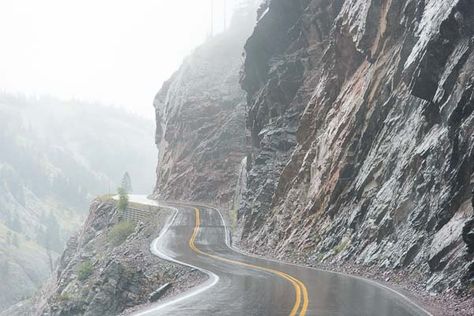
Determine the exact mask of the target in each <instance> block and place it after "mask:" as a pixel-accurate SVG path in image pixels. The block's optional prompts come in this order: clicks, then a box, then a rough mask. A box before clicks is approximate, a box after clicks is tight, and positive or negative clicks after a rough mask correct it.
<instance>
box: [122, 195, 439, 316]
mask: <svg viewBox="0 0 474 316" xmlns="http://www.w3.org/2000/svg"><path fill="white" fill-rule="evenodd" d="M129 200H130V201H131V202H134V203H135V204H141V205H144V206H145V207H146V206H149V205H152V206H162V207H167V208H169V209H172V210H173V211H174V214H173V216H171V217H170V218H169V220H168V222H167V224H166V226H165V228H164V229H163V230H162V232H161V234H160V236H159V237H158V238H157V239H155V240H154V241H153V243H152V244H151V251H152V253H153V254H155V255H157V256H159V257H161V258H163V259H165V260H169V261H172V262H175V263H178V264H182V265H186V266H189V267H192V268H195V269H198V270H201V271H202V272H204V273H206V274H207V275H208V276H209V278H208V280H207V281H206V282H204V283H203V284H201V285H199V286H197V287H195V288H193V289H191V290H189V291H187V292H185V293H182V294H180V295H177V296H175V297H172V298H169V299H166V300H164V301H162V302H159V303H157V304H155V305H153V306H151V307H148V308H146V309H144V310H142V311H139V312H137V313H135V314H133V315H135V316H145V315H146V316H155V315H183V316H186V315H244V316H252V315H255V316H256V315H269V316H270V315H271V316H273V315H275V316H276V315H286V316H288V315H290V316H305V315H308V316H309V315H318V316H329V315H331V316H333V315H361V316H362V315H363V316H369V315H374V316H383V315H388V316H391V315H394V316H395V315H397V316H399V315H417V316H418V315H430V313H429V312H427V311H425V310H424V309H423V308H422V307H420V306H418V305H417V304H415V303H414V302H412V301H411V300H409V299H408V298H407V297H405V296H404V295H403V294H401V293H398V292H396V291H394V290H392V289H390V288H388V287H386V286H384V285H382V284H379V283H377V282H374V281H370V280H366V279H363V278H359V277H354V276H349V275H345V274H341V273H334V272H328V271H322V270H317V269H313V268H308V267H304V266H299V265H293V264H288V263H283V262H280V261H275V260H268V259H265V258H261V257H256V256H251V255H247V254H244V253H242V252H240V251H239V250H238V249H234V248H232V246H231V245H230V242H229V234H228V232H227V227H226V225H225V222H224V219H223V217H222V214H221V213H220V212H219V210H217V209H215V208H212V207H209V206H204V205H198V204H196V205H194V204H176V203H175V204H173V203H160V204H158V202H156V201H153V200H149V199H147V198H146V197H145V196H140V195H130V197H129Z"/></svg>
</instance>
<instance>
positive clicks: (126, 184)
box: [121, 172, 133, 193]
mask: <svg viewBox="0 0 474 316" xmlns="http://www.w3.org/2000/svg"><path fill="white" fill-rule="evenodd" d="M121 187H122V189H124V190H125V192H126V193H131V192H132V191H133V189H132V179H131V178H130V175H129V174H128V172H125V173H124V175H123V177H122V186H121Z"/></svg>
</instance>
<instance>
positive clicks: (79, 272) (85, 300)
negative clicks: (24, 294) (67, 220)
mask: <svg viewBox="0 0 474 316" xmlns="http://www.w3.org/2000/svg"><path fill="white" fill-rule="evenodd" d="M120 214H121V213H120V212H119V211H118V210H117V209H116V208H115V206H114V203H112V202H110V201H105V202H102V201H100V200H96V201H94V202H93V203H92V205H91V209H90V214H89V217H88V218H87V221H86V223H85V225H84V226H83V228H82V230H81V231H80V233H79V234H78V235H77V236H74V237H72V238H71V239H70V240H69V242H68V245H67V248H66V250H65V251H64V253H63V255H62V256H61V258H60V261H59V265H58V267H57V269H56V271H55V274H54V276H53V278H52V279H51V280H50V281H49V282H48V283H47V284H46V285H45V286H44V287H43V289H42V291H41V293H40V294H39V295H38V296H36V297H35V298H34V299H32V301H31V304H19V305H17V306H15V307H12V308H11V309H9V310H7V311H5V312H4V314H2V315H118V314H120V313H122V312H123V311H124V310H126V309H128V308H131V307H134V306H137V305H140V304H144V303H147V302H148V301H149V296H150V294H151V293H153V292H154V291H155V290H156V289H158V288H159V287H160V286H162V285H163V284H166V283H171V284H172V289H171V290H169V292H170V293H171V294H172V293H173V292H174V293H176V292H179V291H181V290H183V289H185V288H189V287H190V286H193V285H194V284H195V283H196V282H201V281H203V277H204V276H203V275H201V273H200V272H198V271H195V270H194V269H190V268H187V267H184V266H178V265H174V264H171V263H168V262H166V261H164V260H161V259H159V258H158V257H156V256H154V255H153V254H151V252H150V250H149V247H150V243H151V242H152V240H153V239H154V238H156V237H157V236H158V235H159V232H160V230H161V228H162V227H163V226H164V224H165V220H166V217H167V216H168V215H169V214H168V212H167V211H164V210H160V211H158V212H156V214H157V215H156V216H154V217H152V218H150V219H149V220H148V221H147V223H142V222H139V223H131V224H127V225H133V226H120V227H121V228H120V229H117V228H116V227H119V226H117V225H121V224H119V223H122V224H123V223H127V222H124V221H121V220H120V218H121V215H120ZM124 227H125V228H127V227H128V232H127V229H125V228H124Z"/></svg>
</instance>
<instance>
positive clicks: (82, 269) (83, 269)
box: [77, 260, 93, 281]
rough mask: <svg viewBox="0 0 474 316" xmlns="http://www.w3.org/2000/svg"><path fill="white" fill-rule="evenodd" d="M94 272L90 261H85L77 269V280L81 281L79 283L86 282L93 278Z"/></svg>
mask: <svg viewBox="0 0 474 316" xmlns="http://www.w3.org/2000/svg"><path fill="white" fill-rule="evenodd" d="M92 271H93V266H92V263H91V262H90V261H89V260H87V261H84V262H82V263H81V264H80V265H79V267H78V269H77V278H78V279H79V281H84V280H86V279H87V278H89V277H90V276H91V274H92Z"/></svg>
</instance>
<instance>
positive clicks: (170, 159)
mask: <svg viewBox="0 0 474 316" xmlns="http://www.w3.org/2000/svg"><path fill="white" fill-rule="evenodd" d="M252 11H253V10H249V9H248V8H247V9H243V10H241V11H240V12H238V13H237V14H236V16H235V17H234V19H233V23H232V24H231V26H230V27H229V29H228V30H227V31H225V32H224V33H222V34H220V35H217V36H216V37H214V38H211V39H209V40H208V41H207V42H206V43H205V44H203V45H202V46H201V47H199V48H197V49H196V50H195V51H194V53H193V54H192V55H191V56H189V57H188V58H187V59H186V60H185V61H184V63H183V65H182V66H181V67H180V69H179V70H178V71H177V72H176V73H175V74H174V75H173V76H172V78H171V79H170V80H168V81H167V82H166V83H165V84H164V85H163V87H162V89H161V90H160V92H159V93H158V95H157V96H156V99H155V108H156V117H157V134H156V143H157V145H158V149H159V161H158V167H157V185H156V188H155V193H154V196H155V197H159V198H168V199H182V200H195V201H212V202H213V203H214V202H217V203H221V204H222V203H228V202H230V201H231V200H232V198H233V194H234V187H235V185H236V182H237V175H238V171H239V165H240V162H241V160H242V159H243V157H245V143H246V142H245V134H246V132H245V102H244V101H245V98H244V92H243V91H242V89H241V88H240V85H239V70H240V67H241V65H242V51H243V46H244V43H245V40H246V38H247V37H248V35H249V34H250V33H251V29H252V26H253V24H254V21H255V19H254V15H253V14H252V13H251V12H252Z"/></svg>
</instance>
